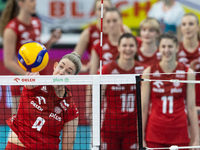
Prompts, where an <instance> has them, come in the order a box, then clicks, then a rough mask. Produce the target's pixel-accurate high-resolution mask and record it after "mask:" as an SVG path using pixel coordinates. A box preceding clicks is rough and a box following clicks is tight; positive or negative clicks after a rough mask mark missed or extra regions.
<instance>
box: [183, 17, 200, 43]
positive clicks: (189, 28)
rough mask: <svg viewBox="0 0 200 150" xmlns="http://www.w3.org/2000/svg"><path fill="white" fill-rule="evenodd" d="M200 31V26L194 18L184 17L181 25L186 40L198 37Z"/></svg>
mask: <svg viewBox="0 0 200 150" xmlns="http://www.w3.org/2000/svg"><path fill="white" fill-rule="evenodd" d="M198 31H199V25H198V24H197V20H196V18H195V17H194V16H189V15H188V16H184V17H183V19H182V23H181V32H182V34H183V36H184V38H186V39H191V38H193V37H195V36H196V37H197V32H198Z"/></svg>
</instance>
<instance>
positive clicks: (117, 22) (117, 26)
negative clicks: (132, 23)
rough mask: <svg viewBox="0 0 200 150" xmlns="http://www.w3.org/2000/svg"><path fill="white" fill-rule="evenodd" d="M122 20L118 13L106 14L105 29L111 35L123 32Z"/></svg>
mask: <svg viewBox="0 0 200 150" xmlns="http://www.w3.org/2000/svg"><path fill="white" fill-rule="evenodd" d="M121 26H122V20H121V18H120V16H119V14H118V13H117V12H116V11H110V12H106V14H105V27H106V31H107V32H108V33H111V34H117V33H118V32H120V31H121Z"/></svg>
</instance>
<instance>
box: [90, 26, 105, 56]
mask: <svg viewBox="0 0 200 150" xmlns="http://www.w3.org/2000/svg"><path fill="white" fill-rule="evenodd" d="M89 33H90V37H89V43H88V47H87V51H88V53H89V54H91V51H92V47H93V45H96V44H97V43H99V41H100V33H101V31H100V30H99V28H98V27H97V25H96V24H93V25H91V26H89ZM107 36H108V34H105V33H103V38H107Z"/></svg>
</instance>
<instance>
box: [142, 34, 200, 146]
mask: <svg viewBox="0 0 200 150" xmlns="http://www.w3.org/2000/svg"><path fill="white" fill-rule="evenodd" d="M159 51H160V53H161V55H162V59H161V61H160V62H159V63H157V64H153V65H152V66H150V67H148V68H147V69H145V71H144V72H143V74H144V75H143V77H142V78H144V79H151V80H171V79H175V80H176V79H177V80H195V76H194V73H193V71H192V69H190V68H188V67H186V66H185V65H184V64H182V63H179V62H177V61H176V58H177V52H178V39H177V38H176V36H174V35H173V34H170V33H165V34H163V35H161V36H160V40H159ZM149 73H152V74H149ZM160 73H161V74H160ZM164 73H169V74H164ZM170 73H171V74H170ZM141 88H142V89H141V96H142V121H143V138H144V139H143V140H144V144H145V143H146V144H147V145H146V144H145V145H144V146H147V147H151V148H155V147H156V148H159V147H170V146H171V145H177V146H189V142H190V140H189V135H188V120H189V122H190V126H191V129H192V135H193V139H194V141H193V143H192V146H198V145H199V132H198V120H197V112H196V109H195V106H196V105H195V88H194V84H193V83H187V84H186V83H179V82H174V83H172V82H164V81H151V82H148V81H144V82H142V87H141ZM150 103H151V109H150V111H149V109H148V108H149V104H150ZM186 109H187V111H185V110H186Z"/></svg>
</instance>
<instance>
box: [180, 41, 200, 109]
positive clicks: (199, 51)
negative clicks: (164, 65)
mask: <svg viewBox="0 0 200 150" xmlns="http://www.w3.org/2000/svg"><path fill="white" fill-rule="evenodd" d="M179 47H180V48H179V52H178V61H179V62H182V63H183V64H185V65H186V66H188V67H189V65H190V62H191V61H192V60H194V59H199V60H200V42H199V46H198V47H197V48H196V50H195V51H194V52H192V53H190V52H188V51H187V50H186V49H185V47H184V46H183V42H181V43H180V45H179ZM195 72H200V63H199V64H197V65H196V70H195ZM196 80H200V73H197V74H196ZM195 88H196V105H197V106H200V92H199V91H200V84H195Z"/></svg>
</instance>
